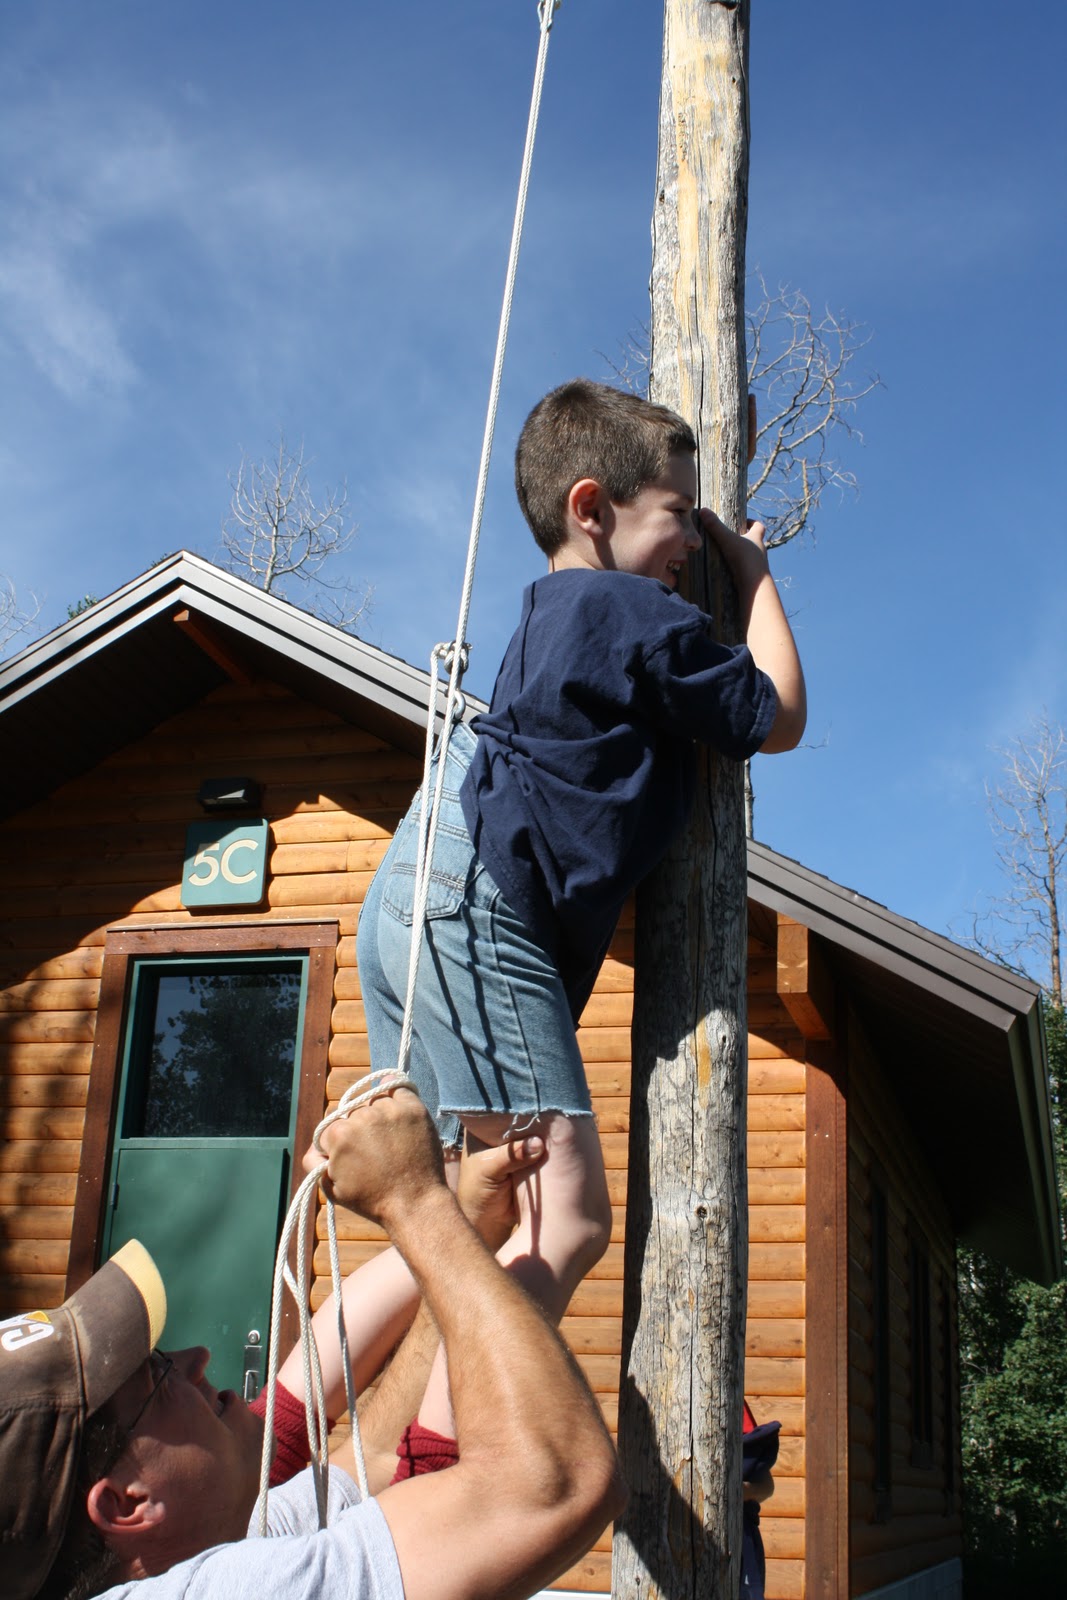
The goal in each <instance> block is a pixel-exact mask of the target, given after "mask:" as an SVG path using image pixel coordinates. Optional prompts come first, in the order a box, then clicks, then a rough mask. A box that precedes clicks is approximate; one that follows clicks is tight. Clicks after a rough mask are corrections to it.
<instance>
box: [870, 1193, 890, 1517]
mask: <svg viewBox="0 0 1067 1600" xmlns="http://www.w3.org/2000/svg"><path fill="white" fill-rule="evenodd" d="M871 1316H872V1321H873V1333H872V1340H871V1343H872V1355H873V1358H874V1374H873V1376H874V1419H873V1420H874V1494H875V1520H876V1521H879V1522H884V1521H886V1520H888V1517H889V1514H890V1489H891V1487H892V1471H891V1462H892V1456H891V1437H890V1392H889V1199H888V1196H887V1194H886V1190H885V1186H884V1184H883V1183H882V1182H881V1181H880V1180H879V1179H878V1178H876V1177H875V1176H874V1175H873V1174H872V1177H871Z"/></svg>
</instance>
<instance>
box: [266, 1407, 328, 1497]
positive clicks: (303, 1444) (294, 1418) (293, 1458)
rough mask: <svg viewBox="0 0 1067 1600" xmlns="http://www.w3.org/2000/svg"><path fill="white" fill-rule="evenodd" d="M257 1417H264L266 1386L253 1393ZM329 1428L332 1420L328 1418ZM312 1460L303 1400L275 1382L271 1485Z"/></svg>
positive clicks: (287, 1478) (273, 1486)
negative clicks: (255, 1394)
mask: <svg viewBox="0 0 1067 1600" xmlns="http://www.w3.org/2000/svg"><path fill="white" fill-rule="evenodd" d="M249 1410H250V1411H254V1412H255V1414H256V1416H257V1417H263V1418H266V1415H267V1391H266V1390H265V1389H263V1390H261V1392H260V1393H259V1394H258V1395H257V1396H256V1398H255V1399H254V1400H253V1401H252V1403H251V1405H250V1406H249ZM326 1420H327V1422H328V1423H329V1426H330V1428H332V1427H333V1422H332V1421H331V1420H330V1419H329V1418H327V1419H326ZM310 1460H311V1446H310V1444H309V1443H308V1426H307V1417H306V1416H305V1414H304V1402H303V1401H302V1400H298V1399H297V1398H296V1396H295V1395H292V1394H290V1393H289V1390H288V1389H287V1388H286V1387H285V1385H284V1384H282V1383H277V1384H275V1386H274V1460H273V1461H272V1462H271V1464H270V1486H271V1488H272V1489H276V1488H277V1487H278V1485H279V1484H280V1483H288V1482H289V1479H290V1478H295V1477H296V1475H297V1473H298V1472H302V1471H303V1470H304V1468H305V1467H306V1466H307V1464H308V1462H309V1461H310Z"/></svg>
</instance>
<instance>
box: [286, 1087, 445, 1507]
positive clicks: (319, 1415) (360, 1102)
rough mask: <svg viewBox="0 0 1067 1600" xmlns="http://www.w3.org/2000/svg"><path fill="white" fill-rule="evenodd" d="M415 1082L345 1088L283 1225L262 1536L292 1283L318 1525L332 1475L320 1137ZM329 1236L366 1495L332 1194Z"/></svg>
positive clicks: (318, 1132)
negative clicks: (314, 1279)
mask: <svg viewBox="0 0 1067 1600" xmlns="http://www.w3.org/2000/svg"><path fill="white" fill-rule="evenodd" d="M400 1088H404V1089H412V1090H414V1088H415V1085H414V1084H413V1083H412V1081H411V1079H410V1078H409V1077H408V1076H407V1074H406V1073H404V1072H397V1071H391V1072H371V1073H369V1074H368V1075H367V1076H366V1077H365V1078H360V1079H359V1080H358V1081H357V1082H356V1083H353V1084H352V1085H351V1086H350V1087H349V1088H348V1089H346V1090H345V1092H344V1094H343V1095H342V1096H341V1098H340V1100H339V1101H338V1103H337V1105H336V1106H335V1108H334V1109H333V1111H330V1112H328V1113H327V1115H326V1116H324V1117H323V1119H322V1121H321V1122H320V1123H319V1125H318V1127H317V1128H316V1129H315V1132H314V1134H313V1135H312V1144H313V1145H314V1146H315V1149H316V1150H317V1151H318V1152H319V1154H320V1155H321V1156H322V1157H323V1160H322V1162H321V1163H320V1165H319V1166H317V1167H316V1168H315V1169H314V1171H312V1172H309V1173H308V1175H307V1177H306V1178H305V1179H304V1181H303V1182H302V1183H301V1185H300V1187H299V1189H298V1190H297V1191H296V1194H295V1195H294V1196H293V1202H292V1204H291V1205H290V1207H289V1211H288V1213H287V1215H286V1218H285V1223H284V1226H283V1227H282V1233H281V1238H280V1239H279V1241H278V1254H277V1258H276V1260H275V1266H274V1289H273V1295H272V1300H271V1313H270V1353H269V1355H268V1357H267V1406H266V1412H265V1415H264V1418H263V1454H262V1456H261V1457H260V1463H259V1498H258V1500H257V1501H256V1530H257V1532H258V1534H259V1537H260V1538H261V1539H263V1538H266V1535H267V1491H268V1488H269V1485H270V1464H271V1457H272V1455H273V1453H274V1396H275V1388H276V1385H277V1381H278V1367H279V1365H280V1358H281V1352H280V1348H279V1341H280V1337H281V1325H282V1296H283V1291H284V1290H285V1289H288V1290H289V1293H290V1294H291V1295H292V1297H293V1300H294V1301H295V1303H296V1310H297V1317H298V1319H299V1323H300V1356H301V1362H302V1365H303V1369H304V1410H305V1413H306V1416H307V1430H308V1446H309V1449H310V1452H311V1462H310V1466H311V1472H312V1476H313V1478H314V1482H315V1502H316V1507H317V1509H318V1515H319V1527H320V1528H325V1526H326V1502H327V1492H328V1480H329V1470H330V1467H329V1431H330V1429H329V1423H328V1421H327V1417H326V1392H325V1389H324V1386H323V1381H322V1366H321V1363H320V1361H319V1350H318V1345H317V1344H316V1343H315V1333H314V1330H313V1328H312V1326H311V1311H310V1309H309V1305H308V1290H309V1287H310V1284H309V1272H308V1260H307V1245H308V1237H309V1235H310V1232H311V1220H312V1219H311V1208H312V1205H313V1204H314V1200H315V1195H316V1193H317V1192H318V1187H319V1184H320V1183H321V1182H322V1179H323V1178H324V1177H325V1175H326V1168H327V1164H328V1163H327V1161H326V1159H325V1151H324V1150H323V1148H322V1145H321V1143H320V1140H321V1137H322V1135H323V1133H324V1132H325V1131H326V1129H327V1128H328V1127H329V1126H330V1124H331V1123H333V1122H338V1121H340V1119H341V1118H342V1117H347V1116H350V1115H351V1113H352V1112H353V1111H356V1110H358V1109H359V1107H360V1106H365V1105H368V1104H369V1103H370V1102H371V1101H372V1100H377V1099H380V1097H381V1096H382V1095H386V1094H392V1092H393V1090H394V1089H400ZM324 1199H325V1211H326V1236H327V1240H328V1243H329V1250H330V1280H331V1287H332V1290H333V1296H334V1303H335V1305H336V1308H337V1338H338V1343H339V1344H340V1347H341V1370H342V1372H343V1373H344V1380H345V1401H346V1403H347V1406H348V1415H349V1420H350V1422H351V1424H352V1449H353V1453H354V1455H355V1462H356V1482H357V1484H358V1486H359V1493H360V1499H362V1500H366V1499H367V1498H368V1497H369V1495H370V1488H369V1486H368V1483H367V1467H366V1463H365V1461H364V1459H363V1441H362V1440H361V1438H360V1434H359V1421H358V1418H357V1415H356V1400H357V1396H356V1391H355V1383H354V1381H353V1377H352V1363H351V1361H350V1359H349V1354H348V1336H347V1333H346V1330H345V1317H344V1304H343V1301H342V1299H341V1258H340V1252H339V1250H338V1248H337V1218H336V1213H335V1206H334V1202H333V1199H332V1198H331V1196H330V1195H325V1196H324ZM294 1233H295V1234H296V1275H295V1277H294V1275H293V1272H292V1270H291V1268H290V1266H289V1250H290V1247H291V1244H292V1239H293V1235H294Z"/></svg>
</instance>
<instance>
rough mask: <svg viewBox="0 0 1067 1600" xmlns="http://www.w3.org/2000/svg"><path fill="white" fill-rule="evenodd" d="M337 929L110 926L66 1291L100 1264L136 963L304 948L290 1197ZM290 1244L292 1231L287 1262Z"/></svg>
mask: <svg viewBox="0 0 1067 1600" xmlns="http://www.w3.org/2000/svg"><path fill="white" fill-rule="evenodd" d="M339 936H340V929H339V925H338V923H337V922H335V921H316V922H263V921H259V922H234V921H227V922H198V923H196V924H182V925H180V926H158V925H157V926H155V927H150V928H145V927H140V928H129V927H119V928H109V929H108V932H107V935H106V939H105V944H104V964H103V970H102V972H101V976H100V995H99V1002H98V1009H97V1018H96V1032H95V1036H94V1039H93V1054H92V1061H91V1063H90V1068H89V1089H88V1097H87V1100H86V1107H85V1132H84V1134H83V1137H82V1149H81V1159H80V1161H79V1164H78V1187H77V1192H76V1194H75V1200H74V1217H73V1221H72V1226H71V1235H70V1259H69V1263H68V1267H67V1280H66V1287H65V1289H64V1297H67V1296H69V1295H71V1294H73V1293H74V1291H75V1290H76V1289H78V1288H80V1287H81V1285H82V1284H83V1283H85V1281H86V1280H87V1279H88V1278H90V1277H91V1276H92V1274H93V1273H94V1272H95V1271H96V1268H97V1265H98V1262H97V1254H98V1252H99V1250H100V1245H101V1240H102V1237H103V1229H104V1211H105V1202H106V1198H107V1174H108V1171H109V1167H110V1160H111V1150H112V1143H113V1138H114V1132H115V1129H114V1121H115V1108H116V1101H117V1098H118V1092H119V1085H120V1082H121V1078H122V1042H123V1039H124V1037H125V1029H126V1021H127V1010H128V1002H129V995H130V985H131V979H132V969H133V963H134V962H135V961H139V960H143V959H145V958H146V957H147V958H152V957H157V958H158V957H173V958H176V959H178V960H180V959H181V958H182V957H183V956H189V957H191V956H199V957H202V956H212V955H220V956H232V955H241V954H254V955H261V954H265V953H267V954H269V953H274V952H278V953H280V954H295V955H306V956H307V958H308V980H307V993H306V996H305V1001H304V1031H303V1036H302V1039H301V1047H300V1069H299V1074H298V1088H297V1112H296V1131H295V1134H294V1138H293V1170H292V1175H291V1180H290V1191H289V1192H290V1198H291V1197H292V1195H293V1194H295V1193H296V1190H297V1189H298V1188H299V1186H300V1183H301V1180H302V1179H303V1176H304V1174H303V1171H302V1169H301V1166H300V1157H301V1155H302V1153H303V1151H304V1150H306V1149H307V1147H308V1145H310V1143H311V1136H312V1133H313V1132H314V1130H315V1127H316V1125H317V1124H318V1123H319V1121H320V1120H321V1118H322V1114H323V1110H324V1108H325V1105H326V1077H327V1073H328V1071H329V1062H328V1054H329V1044H330V1019H331V1014H332V1011H333V988H334V973H335V970H336V964H337V943H338V938H339ZM310 1242H311V1241H309V1243H310ZM295 1249H296V1241H295V1239H294V1241H293V1264H294V1267H295ZM284 1318H285V1321H284V1324H283V1330H282V1340H283V1346H285V1347H288V1346H289V1345H291V1343H292V1342H293V1336H294V1334H295V1324H296V1316H295V1310H294V1308H293V1307H291V1306H290V1305H288V1304H287V1306H286V1310H285V1313H284Z"/></svg>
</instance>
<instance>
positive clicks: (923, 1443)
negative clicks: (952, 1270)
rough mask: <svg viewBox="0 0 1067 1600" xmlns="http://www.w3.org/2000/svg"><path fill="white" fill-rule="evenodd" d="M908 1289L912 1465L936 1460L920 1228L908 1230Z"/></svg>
mask: <svg viewBox="0 0 1067 1600" xmlns="http://www.w3.org/2000/svg"><path fill="white" fill-rule="evenodd" d="M908 1290H909V1305H910V1313H911V1315H910V1322H911V1464H912V1466H913V1467H930V1466H933V1461H934V1354H933V1337H932V1327H931V1306H930V1255H929V1251H928V1250H927V1247H926V1240H925V1238H924V1237H923V1236H922V1233H921V1232H920V1231H919V1229H918V1228H917V1227H915V1226H914V1224H913V1225H912V1227H911V1228H910V1229H909V1239H908Z"/></svg>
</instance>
